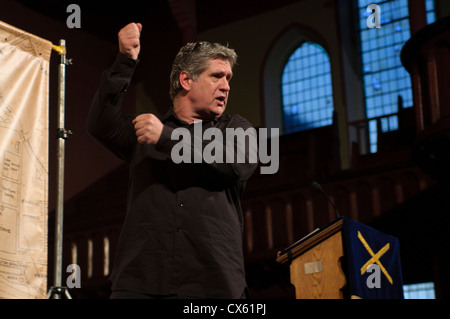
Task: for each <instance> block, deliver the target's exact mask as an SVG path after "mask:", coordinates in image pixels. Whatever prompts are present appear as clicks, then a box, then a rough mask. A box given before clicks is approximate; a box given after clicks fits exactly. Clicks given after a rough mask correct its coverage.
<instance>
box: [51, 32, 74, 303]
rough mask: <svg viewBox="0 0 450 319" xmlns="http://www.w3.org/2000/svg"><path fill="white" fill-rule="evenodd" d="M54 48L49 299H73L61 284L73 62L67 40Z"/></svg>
mask: <svg viewBox="0 0 450 319" xmlns="http://www.w3.org/2000/svg"><path fill="white" fill-rule="evenodd" d="M52 49H53V50H54V51H56V52H58V54H59V56H60V63H59V76H58V85H59V89H58V115H59V116H58V126H57V135H56V138H57V139H58V143H57V149H56V157H57V193H56V215H55V256H54V277H53V285H54V286H52V287H51V288H50V289H49V291H48V293H47V298H48V299H62V297H65V298H67V299H72V297H71V296H70V293H69V291H68V290H67V287H63V286H62V285H61V281H62V280H61V277H62V256H63V205H64V157H65V141H66V139H67V138H68V137H69V135H70V134H72V132H71V131H70V130H69V131H68V130H66V129H65V128H64V118H65V98H66V97H65V91H66V87H65V83H66V65H71V64H72V59H67V58H66V53H67V52H66V40H64V39H61V40H60V41H59V46H56V45H53V46H52Z"/></svg>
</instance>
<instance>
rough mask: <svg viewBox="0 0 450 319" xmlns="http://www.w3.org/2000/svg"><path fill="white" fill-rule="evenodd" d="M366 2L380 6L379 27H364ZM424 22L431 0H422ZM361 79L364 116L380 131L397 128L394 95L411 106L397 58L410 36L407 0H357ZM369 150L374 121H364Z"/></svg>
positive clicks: (431, 16)
mask: <svg viewBox="0 0 450 319" xmlns="http://www.w3.org/2000/svg"><path fill="white" fill-rule="evenodd" d="M370 4H378V5H379V7H380V18H381V19H380V20H381V21H380V22H381V25H380V28H372V29H370V28H368V26H367V18H368V17H369V16H370V15H371V14H372V13H371V12H367V7H368V6H369V5H370ZM426 10H427V23H432V22H434V21H435V20H436V16H435V13H434V1H432V0H427V1H426ZM358 13H359V17H360V20H359V29H360V37H361V59H362V78H363V86H364V95H365V104H366V117H367V119H373V118H377V117H382V118H381V119H380V123H381V130H382V132H388V131H393V130H397V129H398V117H397V115H396V113H398V96H401V98H402V101H403V107H405V108H406V107H411V106H413V97H412V89H411V78H410V75H409V73H408V72H407V71H406V70H405V68H404V67H403V65H402V63H401V61H400V52H401V49H402V47H403V45H404V44H405V42H406V41H407V40H408V39H409V38H410V37H411V32H410V26H409V9H408V0H388V1H380V0H378V1H377V0H358ZM368 124H369V125H368V126H369V127H368V128H369V143H370V152H371V153H375V152H376V151H377V122H376V120H373V121H369V122H368Z"/></svg>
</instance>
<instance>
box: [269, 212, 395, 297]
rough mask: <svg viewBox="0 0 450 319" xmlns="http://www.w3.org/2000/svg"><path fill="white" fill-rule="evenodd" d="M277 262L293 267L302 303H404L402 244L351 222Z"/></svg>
mask: <svg viewBox="0 0 450 319" xmlns="http://www.w3.org/2000/svg"><path fill="white" fill-rule="evenodd" d="M276 260H277V261H278V262H280V263H284V264H289V265H290V275H291V283H292V284H293V285H294V287H295V295H296V298H297V299H344V298H369V299H373V298H383V299H387V298H403V288H402V287H403V285H402V276H401V265H400V253H399V241H398V239H397V238H395V237H393V236H390V235H387V234H384V233H381V232H379V231H377V230H375V229H373V228H371V227H368V226H366V225H363V224H360V223H357V222H355V221H352V220H351V219H348V218H345V217H340V218H338V219H336V220H335V221H333V222H331V223H330V224H328V225H326V226H324V227H322V228H320V229H317V230H315V231H313V232H312V233H310V234H309V235H307V236H306V237H304V238H302V239H300V240H299V241H297V242H296V243H294V244H293V245H291V246H289V247H288V248H286V249H285V250H283V251H281V252H279V253H278V257H277V259H276ZM374 264H375V265H377V267H375V268H376V269H375V270H374V267H372V265H374ZM376 270H377V271H376Z"/></svg>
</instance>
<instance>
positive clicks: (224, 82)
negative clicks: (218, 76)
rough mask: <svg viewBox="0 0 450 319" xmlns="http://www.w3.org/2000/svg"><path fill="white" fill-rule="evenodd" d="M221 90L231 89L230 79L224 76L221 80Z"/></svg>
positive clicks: (227, 90)
mask: <svg viewBox="0 0 450 319" xmlns="http://www.w3.org/2000/svg"><path fill="white" fill-rule="evenodd" d="M219 89H220V91H222V92H225V93H226V92H229V91H230V89H231V88H230V82H228V80H227V79H226V78H223V79H222V80H221V82H220V87H219Z"/></svg>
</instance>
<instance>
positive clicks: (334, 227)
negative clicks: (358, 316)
mask: <svg viewBox="0 0 450 319" xmlns="http://www.w3.org/2000/svg"><path fill="white" fill-rule="evenodd" d="M342 228H343V220H342V219H338V220H336V221H334V222H333V223H331V224H330V225H327V226H326V227H324V228H323V229H317V230H315V231H314V232H312V233H311V234H309V235H308V236H306V237H304V238H302V239H300V240H299V241H298V242H296V243H295V244H293V245H291V246H290V247H288V248H287V249H285V250H284V251H282V252H279V253H278V258H277V261H278V262H280V263H290V274H291V283H292V284H293V285H294V287H295V297H296V298H297V299H343V298H344V292H343V289H344V287H345V285H346V277H345V274H344V272H343V269H342V267H341V262H342V257H343V256H344V248H343V242H342Z"/></svg>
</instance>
